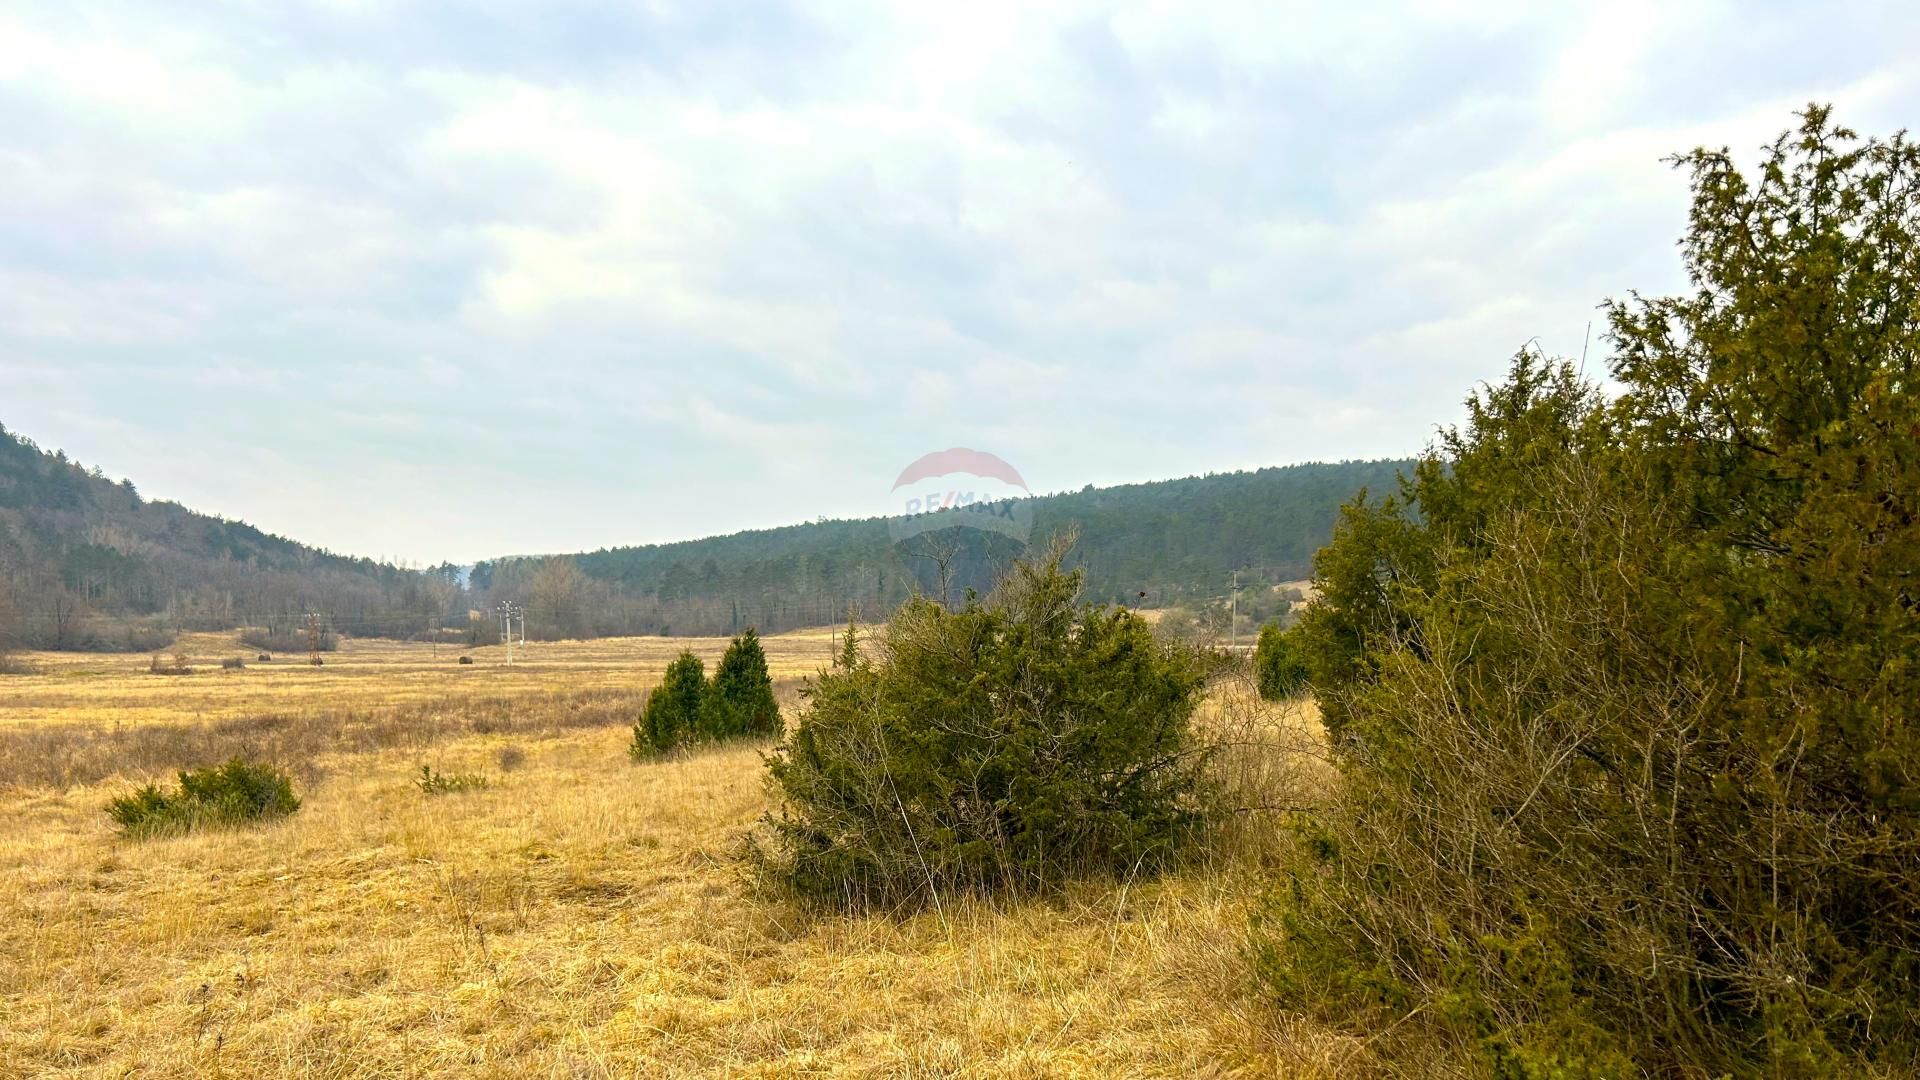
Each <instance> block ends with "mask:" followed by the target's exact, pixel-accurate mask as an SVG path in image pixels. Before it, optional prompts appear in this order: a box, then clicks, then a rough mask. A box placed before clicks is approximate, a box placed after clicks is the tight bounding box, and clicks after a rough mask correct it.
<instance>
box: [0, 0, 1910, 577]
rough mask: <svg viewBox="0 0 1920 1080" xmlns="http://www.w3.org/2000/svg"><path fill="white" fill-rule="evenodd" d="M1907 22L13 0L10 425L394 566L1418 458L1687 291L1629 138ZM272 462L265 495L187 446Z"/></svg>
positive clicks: (1458, 7)
mask: <svg viewBox="0 0 1920 1080" xmlns="http://www.w3.org/2000/svg"><path fill="white" fill-rule="evenodd" d="M1917 23H1920V19H1916V18H1915V17H1914V16H1913V15H1912V14H1911V13H1907V14H1905V15H1902V14H1900V13H1898V12H1896V11H1892V9H1890V8H1888V7H1886V6H1884V5H1876V4H1874V3H1871V2H1867V3H1862V4H1859V5H1855V6H1841V7H1839V8H1834V9H1827V10H1822V11H1821V12H1820V13H1819V14H1818V15H1817V16H1813V15H1812V13H1810V12H1805V11H1794V10H1792V9H1786V8H1782V9H1778V10H1774V11H1772V12H1771V13H1769V12H1767V11H1764V10H1763V11H1758V12H1756V11H1754V10H1752V9H1747V8H1740V9H1735V8H1734V7H1732V6H1729V5H1725V4H1716V3H1701V4H1685V5H1641V6H1640V7H1639V8H1637V9H1635V10H1633V11H1622V10H1621V9H1619V8H1617V7H1614V8H1606V9H1601V8H1592V9H1588V10H1584V11H1583V10H1576V9H1569V8H1554V7H1551V6H1549V7H1542V6H1540V5H1533V4H1524V5H1523V4H1514V3H1502V4H1475V3H1465V2H1457V0H1456V2H1450V3H1446V4H1438V5H1436V4H1420V5H1398V6H1392V7H1378V6H1373V7H1367V6H1351V5H1350V6H1348V7H1344V8H1327V7H1320V8H1303V9H1298V10H1291V11H1289V10H1282V9H1276V8H1274V7H1273V6H1272V5H1270V4H1257V3H1251V2H1245V3H1209V4H1193V3H1179V4H1175V3H1170V2H1169V3H1158V2H1155V3H1147V4H1129V5H1125V6H1114V5H1109V4H1106V3H1096V2H1090V0H1075V2H1072V3H1067V4H1060V5H1031V4H1020V3H1012V2H994V3H988V4H976V5H966V6H954V5H945V6H942V5H897V4H880V3H866V4H843V3H800V4H796V5H793V6H777V5H776V6H767V7H763V8H760V9H758V11H757V16H756V18H754V19H753V20H750V21H745V22H742V21H740V20H738V19H736V18H732V17H723V16H720V15H717V14H716V13H715V12H714V10H713V9H711V8H710V7H708V6H706V5H681V4H670V3H662V4H656V5H653V6H651V7H639V8H628V9H621V10H610V9H602V8H587V7H578V6H575V5H571V4H556V5H545V4H542V5H532V4H526V5H516V4H514V3H499V4H490V5H487V6H486V8H485V9H484V10H475V11H467V12H464V13H458V12H453V11H451V10H445V11H443V10H441V9H434V8H413V7H403V6H390V5H386V4H381V3H358V2H355V3H325V4H318V5H296V6H289V7H282V8H273V9H259V10H254V9H228V10H227V11H225V12H224V13H222V14H221V15H219V16H211V15H209V16H206V17H202V18H194V17H190V16H186V15H183V14H181V13H179V12H177V11H158V10H156V9H152V8H150V7H147V6H143V5H125V6H122V7H120V8H119V9H118V10H110V11H108V12H106V13H104V14H100V15H96V16H93V17H81V16H78V15H75V14H73V13H72V12H71V11H69V10H68V9H66V8H64V7H58V6H55V5H51V4H45V3H38V2H33V0H30V2H29V4H28V6H27V7H26V8H25V9H23V10H21V11H18V12H15V13H14V14H13V15H11V16H0V376H3V377H4V381H3V382H0V386H4V390H0V420H4V421H5V422H6V423H7V424H8V426H9V427H10V428H18V429H20V430H24V431H26V432H28V433H29V434H32V435H34V436H35V437H36V438H39V439H40V440H41V441H43V442H46V443H49V444H54V445H67V446H68V448H69V450H70V451H72V452H74V453H75V454H77V455H79V456H81V457H82V458H83V459H86V460H89V461H95V460H97V461H100V462H102V463H103V464H104V465H106V467H108V468H109V470H110V471H114V472H125V473H129V474H132V475H133V476H134V479H135V480H136V481H137V482H140V483H141V484H142V485H143V486H147V487H154V488H156V489H158V490H161V491H163V492H165V491H168V490H174V491H179V492H182V493H183V494H185V495H192V496H205V497H207V498H208V499H212V500H215V501H213V502H209V504H208V505H209V508H210V509H215V510H220V511H223V512H227V513H237V514H241V515H244V516H248V517H253V518H258V519H260V523H261V524H263V525H266V526H268V527H270V528H274V529H276V530H279V531H283V532H288V533H292V534H295V535H300V536H303V537H310V538H312V539H314V540H316V541H318V542H321V543H326V544H329V545H331V546H333V547H336V548H340V549H344V550H353V551H395V552H399V553H402V554H406V555H408V556H409V557H412V558H414V559H416V560H418V561H432V560H437V559H439V558H443V557H474V556H481V555H487V554H494V553H499V552H501V551H512V550H560V549H564V548H568V547H592V546H597V545H600V544H611V543H620V542H635V541H643V540H650V539H664V538H671V537H674V536H685V535H693V534H698V533H704V532H709V531H714V530H723V529H732V528H738V527H742V526H746V525H753V524H772V523H776V522H779V521H783V520H797V519H804V518H811V517H813V516H815V514H816V513H840V512H854V511H857V510H859V509H861V508H862V507H863V506H864V501H865V500H866V499H867V498H868V496H869V495H870V491H869V488H870V487H871V485H870V484H867V483H866V482H865V481H866V478H868V476H869V474H875V473H876V471H877V472H878V473H885V472H887V471H888V468H887V465H888V464H895V463H894V459H896V458H897V459H899V462H904V461H906V460H911V459H912V458H913V457H916V456H918V455H919V454H920V453H921V452H924V451H925V450H927V449H931V448H938V447H942V446H949V445H975V446H983V447H987V448H989V449H995V450H1000V451H1003V452H1005V453H1008V454H1014V455H1025V456H1024V457H1019V464H1020V466H1021V468H1022V469H1023V471H1025V472H1026V473H1027V474H1028V478H1029V481H1030V482H1031V483H1033V484H1034V485H1035V486H1036V488H1039V489H1057V488H1077V487H1079V486H1081V484H1083V483H1085V482H1087V481H1089V480H1099V481H1113V480H1123V479H1141V478H1149V477H1157V476H1164V475H1169V474H1178V473H1183V472H1192V471H1204V470H1207V469H1217V468H1223V467H1232V466H1234V465H1248V464H1259V463H1267V462H1276V461H1285V460H1298V459H1302V458H1310V457H1312V458H1330V457H1344V456H1354V455H1362V454H1387V453H1404V452H1407V451H1410V450H1413V449H1416V448H1417V447H1419V446H1420V445H1422V444H1423V443H1424V442H1425V441H1426V438H1427V436H1428V434H1429V433H1430V431H1431V429H1432V425H1433V424H1435V423H1436V422H1442V421H1446V420H1449V419H1451V418H1452V417H1453V416H1454V415H1455V414H1456V412H1457V402H1458V400H1459V398H1460V396H1461V395H1462V394H1463V393H1464V391H1465V390H1466V389H1467V385H1468V384H1469V383H1470V382H1472V381H1473V380H1475V379H1479V378H1485V377H1491V376H1496V375H1497V374H1498V373H1499V372H1500V371H1501V370H1502V368H1503V366H1504V363H1505V359H1506V357H1507V356H1508V355H1509V354H1511V352H1512V351H1513V350H1514V349H1515V348H1517V347H1518V346H1519V345H1520V344H1521V343H1522V342H1524V341H1526V340H1527V339H1528V338H1530V337H1533V336H1535V335H1539V336H1541V337H1542V339H1543V341H1544V343H1545V344H1546V345H1547V346H1548V347H1549V348H1551V349H1558V350H1560V351H1563V352H1577V351H1578V349H1579V346H1580V341H1581V336H1582V331H1583V329H1584V326H1585V323H1586V322H1587V321H1588V320H1589V319H1591V318H1592V317H1593V306H1594V304H1596V303H1597V302H1598V301H1599V300H1601V299H1602V298H1604V297H1605V296H1608V295H1612V294H1617V293H1620V292H1622V291H1624V290H1625V289H1627V288H1630V287H1640V288H1644V289H1651V290H1660V289H1665V288H1671V287H1674V286H1675V285H1677V284H1678V281H1679V276H1678V267H1677V262H1676V260H1675V257H1674V255H1673V252H1672V247H1671V241H1672V239H1673V237H1674V236H1675V235H1676V229H1677V228H1678V226H1679V224H1680V222H1681V219H1682V214H1683V211H1684V204H1683V201H1682V200H1683V198H1684V179H1683V178H1681V177H1678V176H1675V175H1674V174H1673V173H1672V172H1671V171H1670V170H1668V169H1667V168H1666V167H1665V166H1663V165H1662V164H1660V161H1659V159H1660V158H1661V157H1662V156H1664V155H1666V154H1668V153H1671V152H1673V151H1676V150H1681V149H1684V148H1686V147H1688V146H1690V145H1693V144H1695V143H1700V142H1709V143H1714V144H1718V143H1729V144H1732V145H1734V146H1736V147H1737V148H1746V147H1750V146H1752V145H1754V144H1756V143H1757V142H1759V141H1760V140H1761V139H1763V138H1764V137H1766V136H1768V135H1770V134H1771V133H1772V132H1774V131H1777V130H1778V129H1779V128H1781V127H1782V126H1784V125H1785V124H1787V123H1788V122H1789V119H1790V118H1789V116H1788V112H1789V111H1790V110H1791V109H1792V108H1794V107H1797V106H1799V105H1801V104H1803V103H1804V102H1806V101H1807V100H1813V99H1817V100H1835V101H1837V103H1838V104H1839V105H1840V109H1841V114H1842V117H1843V118H1844V119H1846V120H1848V121H1849V122H1852V123H1855V124H1856V125H1857V126H1860V127H1862V128H1864V129H1866V130H1869V131H1884V130H1886V129H1887V127H1888V126H1890V125H1891V124H1892V123H1895V122H1897V121H1898V120H1900V119H1901V118H1902V117H1903V116H1906V115H1909V114H1911V113H1912V112H1913V107H1914V105H1915V104H1917V103H1920V81H1916V79H1917V78H1920V77H1916V76H1915V75H1913V74H1912V69H1911V66H1910V64H1908V63H1906V61H1907V60H1909V59H1910V57H1911V56H1912V55H1914V53H1915V51H1916V49H1920V29H1917V28H1916V24H1917ZM1783 41H1790V42H1794V43H1795V44H1796V45H1800V46H1805V47H1802V48H1797V49H1796V50H1795V51H1794V54H1793V55H1792V56H1791V57H1786V58H1782V59H1783V62H1781V63H1777V64H1774V63H1766V64H1762V63H1757V62H1755V58H1756V57H1757V56H1760V55H1762V54H1767V53H1768V52H1769V50H1774V49H1776V48H1778V47H1779V45H1780V43H1781V42H1783ZM1785 60H1790V61H1791V62H1784V61H1785ZM183 376H184V377H183ZM503 428H507V429H510V430H512V431H513V436H512V438H511V439H505V438H500V437H496V434H495V433H496V432H497V431H499V430H501V429H503ZM263 444H264V445H270V446H271V447H273V451H272V452H273V454H274V455H285V457H284V459H282V458H280V457H275V458H274V459H273V461H274V462H275V463H267V462H266V461H265V459H262V460H261V461H260V462H258V463H256V467H255V468H256V472H257V473H258V475H259V477H260V478H261V479H262V483H261V484H259V485H255V484H253V483H248V484H245V485H238V486H236V485H232V484H227V485H225V486H219V485H211V486H210V482H209V481H208V480H206V478H205V475H204V474H201V473H196V472H194V470H196V469H202V468H204V467H205V466H206V463H207V462H208V461H211V460H216V459H217V458H218V457H219V456H220V455H231V454H236V453H241V454H244V453H245V452H246V450H245V448H247V447H249V446H260V445H263ZM156 446H157V447H161V448H162V449H160V450H158V451H156V450H154V449H153V448H154V447H156ZM288 460H292V461H320V462H324V466H323V468H322V469H321V470H320V471H317V472H314V473H312V474H311V475H302V476H301V477H300V478H299V479H298V480H297V481H286V482H284V483H280V484H278V485H277V486H276V484H274V483H267V482H266V479H265V478H266V477H268V476H272V475H278V474H277V472H276V471H275V470H277V469H279V468H280V467H282V466H283V465H284V462H285V461H288ZM634 462H649V463H657V464H658V467H635V466H634V465H633V463H634ZM876 463H881V464H876ZM355 475H359V476H369V475H371V476H377V477H379V478H380V482H379V483H376V484H371V485H369V484H366V483H348V482H347V481H346V479H345V478H346V477H350V476H355ZM556 476H560V477H564V478H565V479H564V480H562V481H555V479H554V477H556ZM836 478H839V479H841V480H845V484H843V485H842V487H843V488H844V490H842V487H836V486H835V485H836V483H837V482H838V481H837V480H836ZM855 478H858V479H855ZM502 491H508V492H512V493H513V498H514V499H515V500H516V503H517V505H518V506H519V507H520V508H521V509H522V510H523V511H524V514H525V516H526V517H528V518H530V519H532V520H534V521H537V523H538V524H537V526H536V527H532V528H529V527H526V526H521V525H508V524H505V523H503V522H502V521H501V518H500V516H499V515H498V514H497V513H494V512H493V511H492V510H489V509H487V506H488V504H489V503H490V502H491V501H492V500H495V499H497V498H498V497H499V493H500V492H502ZM608 492H617V493H618V496H617V497H613V496H607V497H604V498H595V497H594V494H595V493H599V494H601V495H606V493H608Z"/></svg>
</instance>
